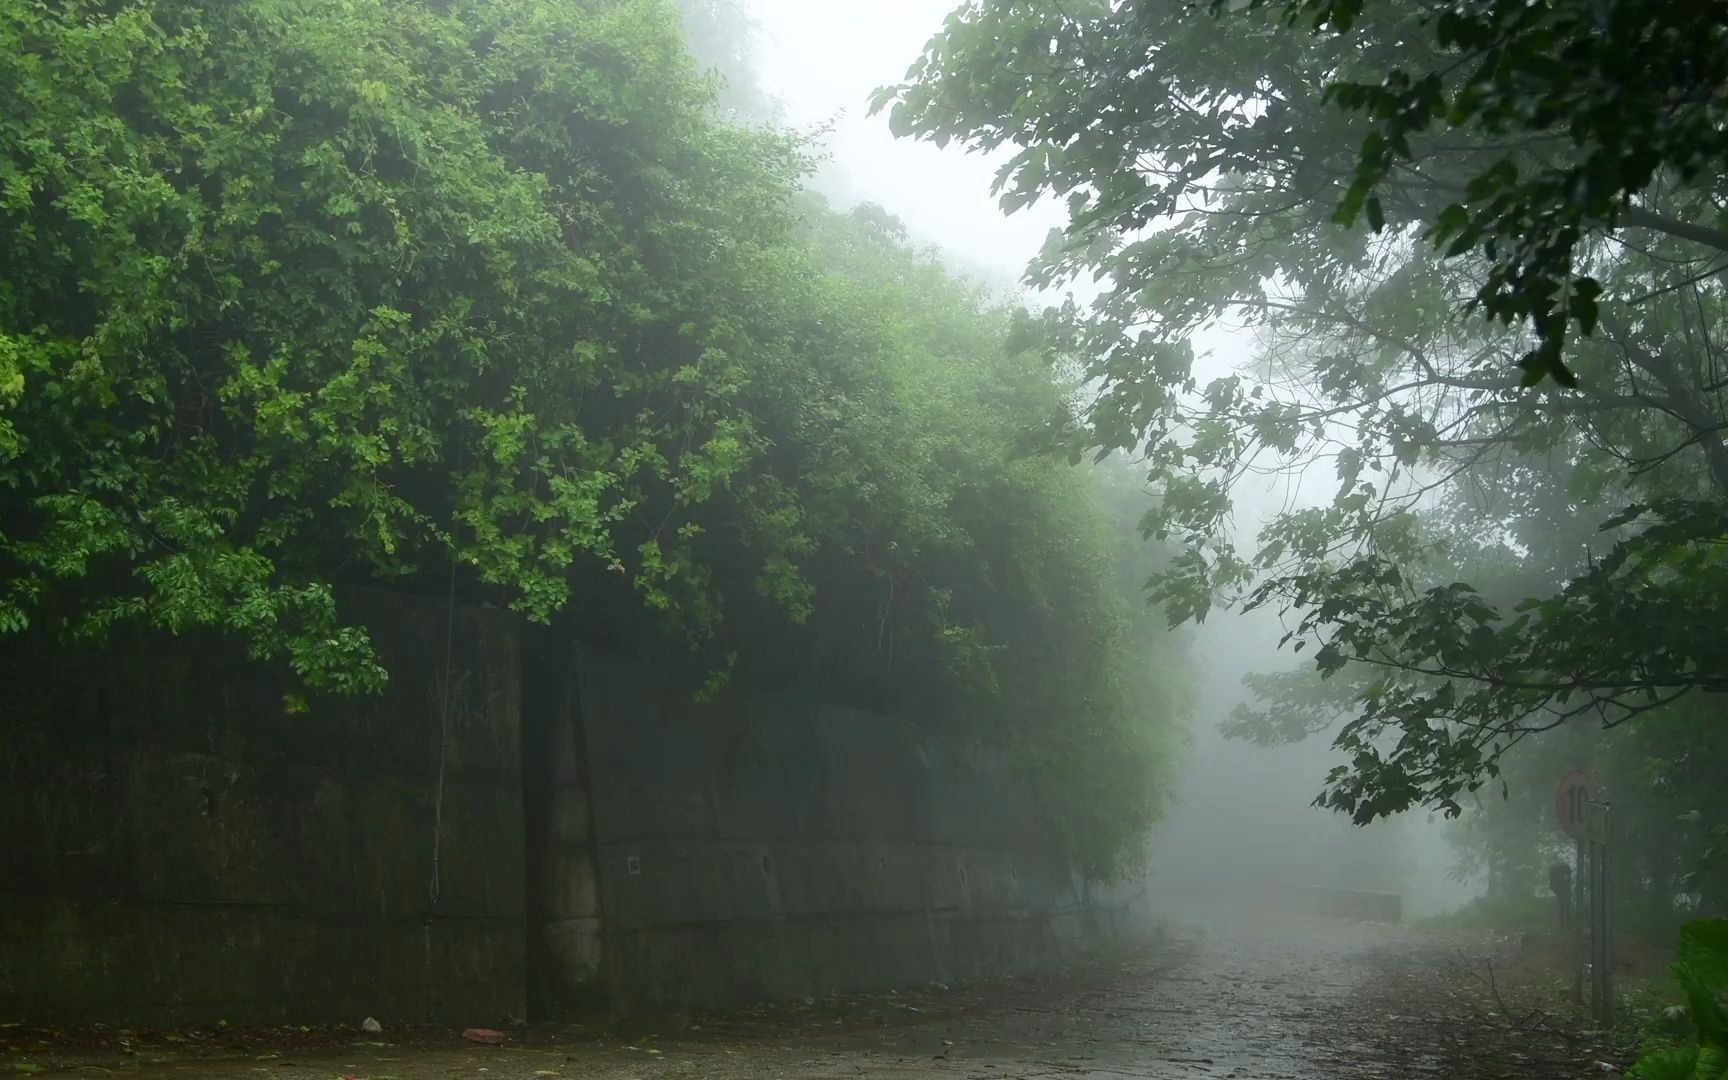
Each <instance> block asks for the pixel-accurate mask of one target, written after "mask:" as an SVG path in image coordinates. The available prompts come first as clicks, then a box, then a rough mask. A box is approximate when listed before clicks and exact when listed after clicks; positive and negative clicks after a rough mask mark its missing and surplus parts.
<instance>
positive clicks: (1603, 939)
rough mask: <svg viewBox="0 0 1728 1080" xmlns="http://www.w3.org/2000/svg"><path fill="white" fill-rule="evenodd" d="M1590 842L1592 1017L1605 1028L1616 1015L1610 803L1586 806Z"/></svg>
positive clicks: (1587, 831) (1598, 802)
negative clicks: (1609, 827)
mask: <svg viewBox="0 0 1728 1080" xmlns="http://www.w3.org/2000/svg"><path fill="white" fill-rule="evenodd" d="M1585 806H1586V809H1587V810H1588V811H1589V814H1588V816H1587V818H1586V823H1587V825H1588V828H1587V830H1586V836H1587V842H1588V843H1589V845H1590V878H1591V881H1590V943H1591V950H1590V952H1591V957H1590V974H1591V979H1590V988H1591V995H1590V1013H1591V1015H1592V1016H1594V1017H1595V1018H1596V1021H1597V1022H1598V1023H1600V1024H1604V1025H1606V1024H1607V1023H1608V1022H1609V1021H1610V1020H1611V1019H1612V1018H1613V1013H1614V925H1613V920H1612V919H1611V918H1609V910H1610V908H1609V896H1608V803H1607V801H1606V800H1598V799H1591V800H1589V801H1588V802H1587V803H1586V804H1585Z"/></svg>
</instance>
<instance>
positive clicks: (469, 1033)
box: [462, 1028, 510, 1046]
mask: <svg viewBox="0 0 1728 1080" xmlns="http://www.w3.org/2000/svg"><path fill="white" fill-rule="evenodd" d="M462 1037H463V1038H464V1039H467V1040H468V1041H469V1042H475V1043H485V1044H486V1045H487V1046H497V1045H499V1044H500V1043H503V1042H505V1041H506V1040H508V1039H509V1038H510V1036H508V1035H506V1034H504V1033H503V1032H502V1031H493V1030H492V1029H491V1028H469V1029H468V1030H466V1031H464V1032H463V1033H462Z"/></svg>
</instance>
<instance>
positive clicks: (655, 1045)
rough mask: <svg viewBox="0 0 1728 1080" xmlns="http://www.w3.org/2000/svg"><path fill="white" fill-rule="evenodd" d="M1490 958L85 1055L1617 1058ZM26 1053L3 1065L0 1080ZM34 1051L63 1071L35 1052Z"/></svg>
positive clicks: (1348, 1064) (1245, 1062)
mask: <svg viewBox="0 0 1728 1080" xmlns="http://www.w3.org/2000/svg"><path fill="white" fill-rule="evenodd" d="M1496 947H1497V946H1496V944H1495V943H1494V942H1493V941H1492V940H1490V939H1488V938H1484V937H1481V936H1473V935H1440V934H1435V933H1433V932H1423V931H1416V930H1411V929H1408V928H1402V927H1394V926H1385V925H1374V924H1362V923H1350V922H1342V921H1336V920H1327V919H1323V918H1297V917H1293V916H1289V915H1279V914H1276V913H1272V912H1266V911H1255V910H1252V909H1247V908H1239V909H1234V910H1227V909H1225V908H1222V907H1220V906H1219V905H1217V904H1216V903H1212V904H1207V905H1205V906H1203V907H1202V908H1200V909H1198V910H1191V911H1189V912H1187V913H1186V914H1183V913H1181V912H1178V913H1176V915H1175V918H1174V921H1173V931H1172V933H1171V934H1170V935H1169V937H1168V938H1167V939H1166V940H1165V941H1163V942H1162V943H1160V944H1158V945H1157V946H1154V947H1151V948H1148V949H1146V950H1144V951H1141V952H1139V953H1136V954H1135V955H1132V956H1127V957H1118V958H1112V959H1110V960H1108V961H1105V962H1101V963H1098V964H1093V965H1084V966H1081V967H1079V968H1077V969H1075V970H1072V971H1069V972H1064V973H1060V974H1057V975H1052V976H1045V977H1040V978H1036V979H1032V978H1027V979H1015V980H1006V981H1003V982H1000V983H996V984H992V985H989V986H982V987H969V988H957V989H952V990H932V991H931V992H929V993H926V994H919V995H895V996H891V997H879V998H874V999H869V1000H858V999H851V1000H840V999H836V1000H834V1001H831V1002H821V1003H816V1004H815V1005H811V1006H804V1007H796V1008H792V1009H780V1010H765V1011H762V1012H759V1013H757V1014H754V1015H751V1014H746V1015H743V1016H735V1017H730V1018H726V1019H715V1018H704V1019H698V1020H696V1021H695V1022H694V1023H692V1024H688V1026H684V1027H683V1030H682V1031H681V1032H679V1033H678V1034H675V1035H672V1034H668V1033H667V1032H665V1031H662V1033H661V1034H659V1035H655V1034H651V1033H650V1032H649V1031H647V1030H639V1031H637V1032H636V1033H634V1034H621V1033H619V1032H616V1031H608V1032H605V1033H604V1034H599V1033H596V1031H594V1030H590V1029H582V1028H564V1029H558V1030H547V1031H541V1030H535V1031H531V1032H528V1033H525V1034H524V1035H523V1036H522V1037H521V1038H520V1039H519V1040H518V1041H517V1042H516V1043H515V1045H512V1046H509V1047H505V1048H488V1047H474V1046H466V1045H464V1044H462V1043H461V1042H460V1041H459V1040H457V1039H455V1038H454V1037H451V1036H447V1035H445V1034H444V1033H438V1034H435V1035H431V1036H423V1035H420V1034H416V1035H414V1036H412V1037H411V1038H410V1039H408V1040H406V1041H404V1042H400V1043H392V1042H390V1041H389V1040H391V1039H392V1035H391V1033H388V1032H387V1033H386V1034H385V1035H384V1036H382V1037H381V1038H382V1040H384V1042H383V1044H380V1043H378V1042H376V1041H372V1042H370V1043H368V1042H356V1043H353V1044H349V1045H338V1046H335V1047H323V1048H315V1049H292V1050H281V1051H279V1052H276V1053H275V1054H274V1055H273V1056H263V1055H258V1054H253V1055H249V1056H244V1057H237V1058H229V1059H225V1060H211V1059H203V1060H182V1061H179V1062H174V1061H171V1060H161V1059H160V1056H159V1055H158V1060H157V1061H156V1062H154V1063H146V1062H141V1061H139V1060H137V1059H136V1058H134V1059H132V1060H131V1061H130V1062H125V1061H120V1060H114V1059H107V1060H103V1061H100V1062H91V1063H90V1064H91V1065H100V1066H104V1067H105V1068H106V1069H107V1070H109V1071H107V1072H96V1071H93V1070H92V1071H85V1070H83V1069H80V1070H79V1073H80V1074H81V1075H125V1076H136V1077H173V1078H178V1080H212V1078H216V1077H224V1078H227V1077H234V1078H253V1077H259V1078H263V1077H268V1078H270V1080H330V1078H332V1077H336V1078H341V1077H354V1078H356V1080H384V1078H395V1080H451V1078H458V1077H459V1078H464V1080H528V1078H546V1077H571V1078H576V1077H581V1078H592V1080H662V1078H704V1080H710V1078H712V1080H745V1078H751V1080H754V1078H765V1080H766V1078H787V1080H793V1078H799V1080H802V1078H811V1080H855V1078H858V1077H880V1078H884V1080H938V1078H940V1080H1142V1078H1144V1080H1164V1078H1169V1080H1359V1078H1372V1080H1392V1078H1397V1080H1405V1078H1422V1077H1444V1078H1460V1080H1463V1078H1478V1077H1480V1078H1495V1077H1506V1078H1512V1077H1520V1078H1527V1077H1536V1078H1542V1080H1548V1078H1561V1077H1584V1076H1596V1077H1601V1076H1603V1075H1604V1074H1603V1072H1602V1071H1601V1069H1600V1067H1599V1066H1597V1065H1596V1064H1595V1062H1596V1060H1597V1059H1598V1058H1599V1057H1601V1056H1603V1055H1605V1054H1608V1053H1609V1052H1608V1051H1605V1050H1603V1049H1601V1048H1600V1047H1599V1046H1596V1045H1595V1044H1594V1042H1593V1041H1592V1040H1591V1039H1590V1038H1589V1037H1588V1036H1580V1035H1578V1034H1577V1033H1576V1032H1575V1031H1572V1030H1567V1029H1566V1027H1565V1025H1564V1024H1562V1023H1559V1022H1558V1021H1551V1020H1550V1019H1548V1018H1546V1017H1544V1016H1542V1015H1535V1016H1534V1017H1531V1016H1525V1015H1523V1014H1524V1009H1523V1008H1522V1007H1521V1006H1519V1007H1516V1008H1508V1009H1507V1010H1506V1011H1507V1012H1509V1013H1511V1014H1513V1015H1511V1016H1505V1015H1500V1014H1499V1012H1500V1009H1499V1006H1498V1005H1497V999H1496V998H1495V997H1493V996H1492V994H1491V993H1490V991H1491V990H1492V989H1498V987H1497V986H1496V987H1490V986H1489V985H1488V983H1487V982H1485V981H1484V980H1483V979H1482V978H1481V976H1480V974H1479V972H1481V971H1485V970H1486V967H1485V962H1486V960H1487V958H1488V957H1490V956H1491V955H1492V954H1493V952H1494V950H1495V949H1496ZM1498 947H1499V948H1502V949H1503V948H1504V945H1503V944H1502V945H1500V946H1498ZM1479 965H1483V966H1479ZM683 1023H687V1022H675V1023H674V1025H673V1026H680V1024H683ZM356 1038H357V1039H360V1040H367V1039H368V1038H369V1037H366V1036H359V1035H357V1036H356ZM370 1038H371V1039H378V1038H380V1037H370ZM141 1056H145V1057H149V1056H151V1051H149V1050H146V1051H144V1052H143V1054H142V1055H141ZM17 1060H19V1058H17V1057H16V1056H13V1057H11V1058H8V1057H6V1056H0V1073H4V1072H5V1071H6V1069H7V1065H8V1064H9V1063H15V1062H16V1061H17ZM31 1060H34V1061H36V1062H38V1063H47V1064H50V1065H52V1064H56V1063H57V1062H56V1061H55V1059H54V1058H52V1057H43V1056H42V1055H41V1053H40V1051H38V1053H37V1057H35V1058H34V1059H31ZM58 1064H62V1065H65V1064H72V1060H71V1059H65V1058H63V1059H61V1060H60V1061H59V1062H58Z"/></svg>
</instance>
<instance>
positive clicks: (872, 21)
mask: <svg viewBox="0 0 1728 1080" xmlns="http://www.w3.org/2000/svg"><path fill="white" fill-rule="evenodd" d="M956 3H957V0H874V2H872V3H856V2H851V0H749V6H750V11H751V14H752V16H753V17H754V18H755V19H756V20H757V22H758V24H759V25H760V28H761V37H760V40H759V43H758V54H757V55H758V67H759V73H760V78H761V80H762V84H763V89H765V90H767V91H768V93H769V94H771V95H773V96H774V97H777V98H778V99H779V100H780V102H781V104H782V106H783V108H784V109H785V115H786V120H787V122H788V123H790V124H791V125H792V126H793V127H795V128H799V129H805V130H808V129H810V128H814V127H816V126H818V125H821V124H824V123H829V122H832V123H833V124H834V131H833V134H832V136H830V138H829V139H828V141H827V145H828V148H829V150H830V151H831V152H832V154H833V157H834V162H835V164H836V165H837V166H839V168H840V169H841V170H842V171H843V173H844V174H845V176H846V179H847V181H848V182H849V184H850V186H851V188H852V191H851V194H852V195H854V196H855V197H857V198H862V199H868V200H870V201H872V202H878V203H881V204H882V205H883V206H884V207H886V208H887V210H888V211H889V212H890V213H892V214H894V215H896V216H897V217H899V218H900V219H901V220H903V221H905V222H906V224H907V227H908V228H910V229H911V230H912V232H913V234H914V235H915V236H916V237H917V238H918V239H920V240H923V241H925V242H928V243H934V244H937V245H939V246H940V247H941V248H943V249H944V250H945V251H947V252H949V253H950V254H951V255H953V256H955V257H956V258H957V259H958V260H959V261H961V262H963V263H965V264H968V265H969V266H970V267H974V268H976V269H978V270H981V271H984V272H986V273H988V274H990V275H991V276H998V275H999V276H1002V277H1006V278H1008V279H1010V280H1017V279H1018V278H1019V276H1020V272H1021V270H1022V269H1023V268H1024V267H1025V265H1026V262H1027V260H1028V259H1030V258H1031V257H1032V256H1033V255H1034V254H1036V253H1037V251H1038V249H1039V247H1040V246H1042V245H1043V243H1044V237H1045V235H1046V234H1047V233H1048V232H1049V231H1050V229H1051V228H1052V227H1060V226H1061V225H1062V224H1063V221H1064V218H1065V215H1064V213H1063V208H1062V207H1061V205H1060V204H1058V203H1056V202H1054V201H1052V200H1043V201H1041V202H1040V203H1038V204H1037V205H1036V206H1033V207H1030V208H1028V209H1025V210H1022V211H1020V212H1019V213H1017V214H1015V215H1014V216H1013V217H1004V216H1003V215H1002V213H1001V212H1000V211H999V210H998V209H997V207H996V203H995V200H994V199H992V198H991V197H990V184H991V181H992V180H993V179H994V177H995V174H996V169H997V167H998V166H999V165H1000V164H1001V162H1002V161H1003V160H1006V158H1007V157H1008V156H1011V155H1009V154H1007V153H1003V154H1001V155H997V156H994V157H992V158H988V159H987V158H985V157H983V156H980V155H977V154H966V153H963V152H961V151H960V150H958V149H955V148H953V147H950V148H948V149H946V150H938V149H937V148H936V147H934V146H932V145H930V144H928V143H916V142H912V141H911V140H907V139H896V138H894V137H893V136H892V135H890V134H889V133H888V123H887V117H886V116H885V115H878V116H874V117H872V116H869V115H868V113H869V111H870V106H869V97H870V92H871V91H872V90H874V89H875V88H876V87H878V86H882V85H884V84H887V83H894V82H899V81H900V80H901V79H902V78H903V77H904V76H905V74H906V69H907V68H908V67H909V66H910V65H911V64H912V62H913V61H914V60H915V59H917V57H918V54H919V53H920V52H921V51H922V50H923V47H924V43H925V42H926V41H928V40H929V39H930V37H931V36H932V35H933V34H935V33H936V31H937V30H938V29H940V28H941V26H942V20H943V18H944V17H945V16H946V15H947V14H948V12H949V11H950V10H952V9H953V8H954V7H955V5H956Z"/></svg>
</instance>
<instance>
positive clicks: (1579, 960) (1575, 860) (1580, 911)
mask: <svg viewBox="0 0 1728 1080" xmlns="http://www.w3.org/2000/svg"><path fill="white" fill-rule="evenodd" d="M1588 865H1589V864H1588V863H1586V862H1585V861H1584V841H1582V840H1579V841H1578V842H1577V843H1575V844H1574V845H1573V853H1572V1000H1573V1001H1576V1002H1577V1003H1578V1004H1580V1005H1582V1004H1584V928H1585V925H1586V924H1585V921H1584V874H1585V872H1586V868H1587V867H1588Z"/></svg>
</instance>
